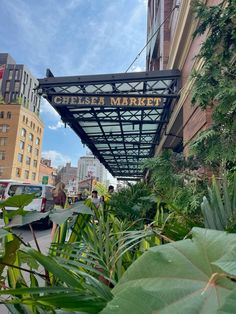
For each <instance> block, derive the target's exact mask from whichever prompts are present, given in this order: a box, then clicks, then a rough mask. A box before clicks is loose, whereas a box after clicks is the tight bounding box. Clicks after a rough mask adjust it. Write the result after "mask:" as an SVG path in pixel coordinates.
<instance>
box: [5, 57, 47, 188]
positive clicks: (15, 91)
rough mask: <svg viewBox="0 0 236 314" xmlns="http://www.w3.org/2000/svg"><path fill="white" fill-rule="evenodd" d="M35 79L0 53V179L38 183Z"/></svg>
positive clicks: (39, 142)
mask: <svg viewBox="0 0 236 314" xmlns="http://www.w3.org/2000/svg"><path fill="white" fill-rule="evenodd" d="M36 85H37V80H36V79H35V78H34V77H33V76H32V75H31V73H30V72H29V71H28V70H27V68H26V67H25V66H24V65H18V64H16V62H15V61H14V59H13V58H12V57H11V56H10V55H9V54H7V53H0V95H1V97H0V179H13V180H19V181H25V182H32V183H34V182H35V183H36V182H38V179H39V178H38V174H39V164H40V156H41V147H42V138H43V129H44V126H43V123H42V121H41V120H40V118H39V110H40V98H39V96H38V95H37V94H36V91H35V90H34V88H35V87H36Z"/></svg>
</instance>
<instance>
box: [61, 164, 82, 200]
mask: <svg viewBox="0 0 236 314" xmlns="http://www.w3.org/2000/svg"><path fill="white" fill-rule="evenodd" d="M59 181H61V182H63V183H65V188H66V190H67V191H68V192H69V193H72V194H73V193H76V192H77V190H78V178H77V167H72V166H71V163H70V162H68V163H66V165H65V166H64V167H62V168H61V169H60V170H58V174H57V182H59Z"/></svg>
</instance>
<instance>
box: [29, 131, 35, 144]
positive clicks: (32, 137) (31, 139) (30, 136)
mask: <svg viewBox="0 0 236 314" xmlns="http://www.w3.org/2000/svg"><path fill="white" fill-rule="evenodd" d="M33 139H34V136H33V134H32V133H30V134H29V140H30V141H31V142H33Z"/></svg>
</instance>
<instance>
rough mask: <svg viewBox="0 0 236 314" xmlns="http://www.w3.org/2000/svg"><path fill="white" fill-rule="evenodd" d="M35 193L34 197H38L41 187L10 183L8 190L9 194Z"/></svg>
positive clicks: (40, 193)
mask: <svg viewBox="0 0 236 314" xmlns="http://www.w3.org/2000/svg"><path fill="white" fill-rule="evenodd" d="M31 193H36V195H35V196H36V197H40V196H41V195H42V187H41V186H36V185H18V184H14V185H11V186H10V188H9V191H8V194H9V195H10V196H13V195H22V194H31Z"/></svg>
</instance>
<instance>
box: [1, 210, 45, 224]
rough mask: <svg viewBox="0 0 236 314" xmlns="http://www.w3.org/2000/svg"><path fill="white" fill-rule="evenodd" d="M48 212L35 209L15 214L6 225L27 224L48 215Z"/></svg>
mask: <svg viewBox="0 0 236 314" xmlns="http://www.w3.org/2000/svg"><path fill="white" fill-rule="evenodd" d="M48 214H49V213H48V212H46V213H40V212H37V211H32V212H26V214H24V215H16V216H15V217H13V218H12V220H11V222H10V223H9V224H7V226H6V227H16V226H24V225H28V224H30V223H32V222H35V221H38V220H40V219H43V218H45V217H47V216H48Z"/></svg>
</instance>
